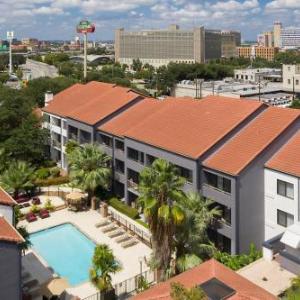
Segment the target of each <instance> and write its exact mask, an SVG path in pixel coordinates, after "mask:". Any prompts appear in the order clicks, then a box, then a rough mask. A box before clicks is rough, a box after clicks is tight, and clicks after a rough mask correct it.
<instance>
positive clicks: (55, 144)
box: [52, 140, 61, 148]
mask: <svg viewBox="0 0 300 300" xmlns="http://www.w3.org/2000/svg"><path fill="white" fill-rule="evenodd" d="M52 145H53V146H54V147H57V148H61V142H59V141H57V140H52Z"/></svg>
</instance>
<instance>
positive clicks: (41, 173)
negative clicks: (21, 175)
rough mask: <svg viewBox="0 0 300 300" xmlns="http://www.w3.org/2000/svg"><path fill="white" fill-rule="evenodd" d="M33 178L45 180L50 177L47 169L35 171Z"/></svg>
mask: <svg viewBox="0 0 300 300" xmlns="http://www.w3.org/2000/svg"><path fill="white" fill-rule="evenodd" d="M35 176H36V178H37V179H47V178H48V177H49V176H50V171H49V169H48V168H40V169H38V170H36V171H35Z"/></svg>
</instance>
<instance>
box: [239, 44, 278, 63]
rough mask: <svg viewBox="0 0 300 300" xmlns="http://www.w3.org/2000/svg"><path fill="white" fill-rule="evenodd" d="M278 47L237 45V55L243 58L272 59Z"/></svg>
mask: <svg viewBox="0 0 300 300" xmlns="http://www.w3.org/2000/svg"><path fill="white" fill-rule="evenodd" d="M278 51H279V49H278V48H275V47H262V46H256V47H237V54H238V56H239V57H245V58H252V57H253V58H255V57H259V58H263V59H266V60H268V61H273V60H274V57H275V55H276V54H277V53H278Z"/></svg>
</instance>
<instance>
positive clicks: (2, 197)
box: [0, 186, 17, 206]
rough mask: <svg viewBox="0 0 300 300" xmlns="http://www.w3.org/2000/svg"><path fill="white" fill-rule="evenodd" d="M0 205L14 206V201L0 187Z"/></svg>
mask: <svg viewBox="0 0 300 300" xmlns="http://www.w3.org/2000/svg"><path fill="white" fill-rule="evenodd" d="M0 204H2V205H7V206H14V205H16V204H17V203H16V201H15V200H14V199H13V198H12V197H11V196H10V195H9V194H8V193H7V192H6V191H5V190H4V189H3V188H2V187H1V186H0Z"/></svg>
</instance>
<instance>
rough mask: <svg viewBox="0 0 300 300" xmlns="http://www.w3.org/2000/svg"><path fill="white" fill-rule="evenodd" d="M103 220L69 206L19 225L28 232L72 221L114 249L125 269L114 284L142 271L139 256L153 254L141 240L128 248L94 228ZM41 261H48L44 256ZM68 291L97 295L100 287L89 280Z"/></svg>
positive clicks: (113, 278)
mask: <svg viewBox="0 0 300 300" xmlns="http://www.w3.org/2000/svg"><path fill="white" fill-rule="evenodd" d="M101 220H103V218H102V216H101V215H100V214H99V213H98V212H97V211H94V210H89V211H84V212H72V211H69V210H67V209H63V210H60V211H56V212H54V213H51V216H50V218H47V219H38V221H36V222H32V223H28V222H27V221H25V220H24V221H21V222H20V223H19V225H22V226H26V227H27V230H28V232H29V233H33V232H35V231H39V230H43V229H46V228H49V227H53V226H56V225H59V224H63V223H72V224H73V225H75V226H77V228H78V229H80V230H81V231H82V232H83V233H84V234H86V235H87V236H88V237H89V238H90V239H92V240H93V241H94V242H96V243H97V244H102V243H104V244H107V245H109V247H110V248H111V249H112V250H113V253H114V254H115V256H116V257H117V259H118V260H119V261H120V262H121V264H122V270H121V271H120V272H118V273H116V274H115V275H113V276H112V280H113V284H116V283H120V282H122V281H124V280H126V279H129V278H131V277H134V276H136V275H138V274H139V273H140V262H139V257H146V258H149V257H150V255H151V249H150V248H149V247H148V246H146V245H145V244H143V243H142V242H139V243H138V244H137V245H135V246H132V247H129V248H127V249H124V248H122V247H121V246H120V244H118V243H117V242H115V240H114V239H111V238H109V237H108V236H107V235H106V234H105V233H103V232H102V231H101V229H100V228H96V227H95V224H96V223H98V222H100V221H101ZM41 262H42V263H43V264H45V262H43V260H42V259H41ZM24 267H25V268H26V269H27V270H28V271H29V272H31V273H33V274H32V275H33V276H34V275H35V276H36V277H37V278H38V277H39V276H40V275H39V274H38V273H36V274H34V273H35V270H36V269H35V268H33V269H32V268H30V264H29V263H26V266H24ZM45 267H47V266H45ZM142 269H143V271H146V270H147V269H148V267H147V266H146V264H145V263H144V262H143V265H142ZM35 276H34V277H35ZM67 292H68V293H69V294H72V295H74V296H78V297H80V298H84V297H88V296H90V295H92V294H95V293H96V292H97V290H96V289H95V287H94V286H93V285H92V284H91V283H90V282H86V283H82V284H80V285H78V286H75V287H70V288H68V289H67Z"/></svg>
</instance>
